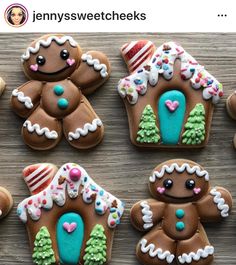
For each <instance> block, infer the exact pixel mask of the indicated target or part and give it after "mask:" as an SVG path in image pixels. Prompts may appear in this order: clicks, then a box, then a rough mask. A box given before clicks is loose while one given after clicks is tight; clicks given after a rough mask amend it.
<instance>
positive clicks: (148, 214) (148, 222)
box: [140, 201, 153, 230]
mask: <svg viewBox="0 0 236 265" xmlns="http://www.w3.org/2000/svg"><path fill="white" fill-rule="evenodd" d="M140 205H141V207H142V214H143V218H142V219H143V222H144V224H143V228H144V229H145V230H146V229H149V228H151V227H152V226H153V222H152V216H153V213H152V211H151V210H150V206H149V205H148V202H147V201H142V202H141V203H140Z"/></svg>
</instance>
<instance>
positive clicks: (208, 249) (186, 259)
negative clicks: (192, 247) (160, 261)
mask: <svg viewBox="0 0 236 265" xmlns="http://www.w3.org/2000/svg"><path fill="white" fill-rule="evenodd" d="M213 253H214V247H213V246H205V248H204V249H202V248H200V249H198V250H197V252H196V253H194V252H190V253H189V254H186V253H183V254H182V255H180V256H178V260H179V263H180V264H184V263H192V261H199V260H200V258H207V257H208V256H209V255H213Z"/></svg>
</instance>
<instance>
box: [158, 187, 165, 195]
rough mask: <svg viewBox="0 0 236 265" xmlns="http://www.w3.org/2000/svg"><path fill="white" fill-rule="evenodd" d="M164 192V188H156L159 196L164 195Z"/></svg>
mask: <svg viewBox="0 0 236 265" xmlns="http://www.w3.org/2000/svg"><path fill="white" fill-rule="evenodd" d="M165 190H166V189H165V188H164V187H157V191H158V192H159V193H160V194H162V193H164V192H165Z"/></svg>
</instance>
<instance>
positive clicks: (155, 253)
mask: <svg viewBox="0 0 236 265" xmlns="http://www.w3.org/2000/svg"><path fill="white" fill-rule="evenodd" d="M140 245H141V251H142V252H143V253H148V254H149V256H150V257H152V258H154V257H157V258H158V259H160V260H164V259H165V260H166V262H167V263H168V264H170V263H172V261H173V260H174V258H175V255H173V254H171V253H170V251H168V250H166V251H163V250H162V249H161V248H157V249H155V245H154V244H152V243H151V244H148V245H147V240H146V239H145V238H144V239H142V240H141V241H140Z"/></svg>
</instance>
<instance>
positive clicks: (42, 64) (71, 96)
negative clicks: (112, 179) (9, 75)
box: [11, 35, 110, 150]
mask: <svg viewBox="0 0 236 265" xmlns="http://www.w3.org/2000/svg"><path fill="white" fill-rule="evenodd" d="M21 59H22V62H23V69H24V72H25V74H26V76H27V77H28V78H29V79H30V81H29V82H27V83H25V84H23V85H22V86H20V87H18V88H16V89H14V90H13V92H12V98H11V103H12V108H13V110H14V111H15V112H16V113H17V114H18V115H19V116H21V117H23V118H27V120H26V121H25V123H24V124H23V128H22V135H23V139H24V142H25V143H26V144H27V145H28V146H30V147H31V148H33V149H37V150H46V149H51V148H53V147H54V146H56V145H57V143H58V142H59V141H60V139H61V138H62V135H63V134H64V136H65V138H66V139H67V140H68V142H69V143H70V144H71V145H72V146H74V147H76V148H78V149H87V148H91V147H94V146H95V145H97V144H98V143H100V142H101V140H102V138H103V134H104V128H103V124H102V121H101V120H100V119H99V117H98V116H97V114H96V113H95V111H94V110H93V108H92V106H91V105H90V103H89V102H88V100H87V99H86V97H85V96H84V95H88V94H91V93H92V92H94V91H95V90H96V89H97V88H98V87H99V86H101V85H102V84H103V83H104V82H105V81H106V80H107V79H108V78H109V75H110V64H109V61H108V58H107V57H106V55H105V54H103V53H101V52H97V51H89V52H87V53H84V54H82V50H81V48H80V46H79V45H78V44H77V42H76V41H75V40H74V39H73V38H72V37H71V36H64V35H45V36H42V37H41V38H39V39H37V40H35V41H34V42H33V43H32V44H31V45H30V46H29V47H28V48H27V49H26V52H25V53H24V54H23V55H22V57H21Z"/></svg>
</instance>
